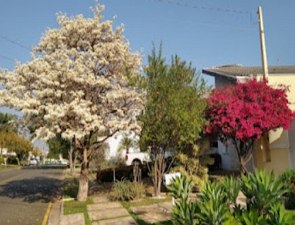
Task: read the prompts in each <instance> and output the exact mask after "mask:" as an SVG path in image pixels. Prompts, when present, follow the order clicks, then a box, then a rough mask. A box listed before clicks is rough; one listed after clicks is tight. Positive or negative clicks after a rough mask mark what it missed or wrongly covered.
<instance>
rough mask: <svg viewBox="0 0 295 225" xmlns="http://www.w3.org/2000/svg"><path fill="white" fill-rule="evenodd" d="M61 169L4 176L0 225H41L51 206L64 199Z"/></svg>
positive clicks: (0, 176)
mask: <svg viewBox="0 0 295 225" xmlns="http://www.w3.org/2000/svg"><path fill="white" fill-rule="evenodd" d="M61 187H62V170H61V169H34V168H30V169H21V170H10V171H3V172H0V225H18V224H20V225H41V224H42V220H43V217H44V214H45V212H46V209H47V207H48V203H49V202H54V201H55V200H56V198H58V197H59V196H60V191H61Z"/></svg>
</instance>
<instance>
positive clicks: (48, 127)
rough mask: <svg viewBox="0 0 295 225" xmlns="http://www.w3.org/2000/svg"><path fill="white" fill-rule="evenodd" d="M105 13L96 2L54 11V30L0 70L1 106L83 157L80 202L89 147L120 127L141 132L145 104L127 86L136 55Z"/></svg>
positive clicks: (134, 89) (94, 147) (134, 71)
mask: <svg viewBox="0 0 295 225" xmlns="http://www.w3.org/2000/svg"><path fill="white" fill-rule="evenodd" d="M103 10H104V7H103V6H101V5H97V6H96V7H94V8H93V17H91V18H85V17H84V16H83V15H78V16H76V17H67V16H66V15H63V14H58V16H57V22H58V27H57V28H55V29H48V30H47V31H46V32H45V34H44V35H43V36H42V38H41V40H40V42H39V43H38V44H37V46H36V48H35V49H34V51H33V55H34V57H33V58H32V60H31V61H30V62H27V63H24V64H17V65H16V67H15V68H14V70H13V71H8V70H3V71H1V72H0V85H1V86H3V87H4V89H2V90H0V105H6V106H9V107H13V108H15V109H18V110H20V111H22V112H23V117H22V120H23V122H24V124H25V125H26V126H27V127H29V128H30V130H31V131H32V132H34V135H35V138H42V139H45V140H48V139H50V138H51V137H54V136H55V135H56V134H60V135H61V137H62V138H64V139H67V140H72V139H74V138H75V140H76V143H75V147H76V148H77V149H78V150H79V152H80V156H81V158H82V159H83V160H82V166H81V176H80V178H81V179H80V188H79V192H78V196H77V198H78V200H79V201H85V200H86V198H87V192H88V180H89V179H88V165H89V160H90V156H91V153H92V151H96V150H97V149H98V147H99V146H100V145H101V144H102V143H103V142H104V141H105V140H106V139H107V138H109V137H111V136H113V135H114V134H115V133H117V132H118V131H126V132H127V131H131V130H132V131H136V132H139V131H140V126H139V124H138V123H137V120H136V116H137V115H139V114H140V113H141V111H142V110H143V105H144V102H143V95H142V92H141V90H140V89H138V88H137V86H136V85H131V84H130V83H131V82H130V80H132V81H134V80H137V79H138V77H139V76H140V74H139V71H140V65H141V58H140V56H139V54H137V53H134V52H131V51H130V48H129V43H128V41H127V40H126V39H125V37H124V36H123V27H121V26H120V27H116V28H113V21H111V20H103V19H102V18H103V16H102V12H103ZM94 137H95V138H96V141H95V142H94V143H93V142H92V141H91V140H93V138H94Z"/></svg>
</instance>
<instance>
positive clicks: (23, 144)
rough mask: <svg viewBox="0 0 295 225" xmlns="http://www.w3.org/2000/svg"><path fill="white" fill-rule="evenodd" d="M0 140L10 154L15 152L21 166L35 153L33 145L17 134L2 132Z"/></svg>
mask: <svg viewBox="0 0 295 225" xmlns="http://www.w3.org/2000/svg"><path fill="white" fill-rule="evenodd" d="M0 140H1V145H2V146H3V147H4V148H7V149H8V151H10V152H15V154H16V157H17V162H18V164H19V165H20V163H21V161H23V160H25V159H26V158H27V157H28V156H29V152H32V151H33V145H32V143H31V142H30V141H28V140H27V139H25V138H24V137H22V136H20V135H19V134H18V133H16V132H13V131H1V132H0Z"/></svg>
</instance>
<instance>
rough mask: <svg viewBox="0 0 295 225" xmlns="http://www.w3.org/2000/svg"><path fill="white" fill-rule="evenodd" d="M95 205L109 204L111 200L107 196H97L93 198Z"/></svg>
mask: <svg viewBox="0 0 295 225" xmlns="http://www.w3.org/2000/svg"><path fill="white" fill-rule="evenodd" d="M92 201H93V202H94V203H108V202H110V200H109V199H108V198H107V197H106V196H95V197H93V198H92Z"/></svg>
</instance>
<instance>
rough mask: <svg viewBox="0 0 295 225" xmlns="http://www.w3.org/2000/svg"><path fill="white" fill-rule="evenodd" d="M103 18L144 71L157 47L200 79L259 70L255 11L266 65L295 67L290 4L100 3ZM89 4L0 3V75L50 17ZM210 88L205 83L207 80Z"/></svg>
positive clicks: (55, 0)
mask: <svg viewBox="0 0 295 225" xmlns="http://www.w3.org/2000/svg"><path fill="white" fill-rule="evenodd" d="M99 2H100V3H101V4H104V5H105V11H104V17H105V19H111V18H113V16H116V17H117V19H116V21H115V25H119V24H121V23H123V24H124V26H125V32H124V35H125V37H126V38H127V39H128V40H129V42H130V44H131V48H132V50H133V51H140V52H141V53H142V55H143V63H144V64H146V62H147V56H148V54H149V53H150V52H151V50H152V48H153V44H154V45H155V46H159V44H160V43H161V42H162V44H163V51H164V52H163V53H164V55H165V57H166V59H167V60H169V59H170V57H171V55H174V54H178V55H179V56H180V57H181V58H182V59H184V60H187V61H190V62H192V64H193V66H195V67H196V68H197V69H198V70H199V71H200V70H202V68H205V67H213V66H218V65H225V64H227V65H228V64H242V65H249V66H250V65H251V66H255V65H256V66H257V65H261V58H260V42H259V32H258V22H257V21H258V19H257V8H258V6H259V5H261V6H262V9H263V16H264V26H265V37H266V47H267V55H268V61H269V65H295V27H294V23H295V13H294V10H295V1H294V0H284V1H279V0H272V1H268V0H264V1H259V0H222V1H220V0H210V1H209V0H100V1H99ZM95 4H96V3H95V1H94V0H42V1H40V0H26V1H23V0H2V1H1V8H0V28H1V30H0V68H8V69H13V67H14V65H15V60H19V61H20V62H26V61H28V60H30V57H31V56H30V49H31V48H32V46H35V45H36V44H37V43H38V41H39V40H40V37H41V36H42V34H43V33H44V32H45V31H46V30H47V29H48V28H56V27H57V26H58V24H57V23H56V13H57V12H64V13H66V14H67V15H69V16H75V15H78V14H83V15H84V16H85V17H90V16H92V12H91V10H90V7H91V6H94V5H95ZM205 79H206V80H207V82H208V85H211V84H213V82H214V80H213V78H211V77H207V76H205Z"/></svg>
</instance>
